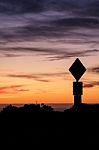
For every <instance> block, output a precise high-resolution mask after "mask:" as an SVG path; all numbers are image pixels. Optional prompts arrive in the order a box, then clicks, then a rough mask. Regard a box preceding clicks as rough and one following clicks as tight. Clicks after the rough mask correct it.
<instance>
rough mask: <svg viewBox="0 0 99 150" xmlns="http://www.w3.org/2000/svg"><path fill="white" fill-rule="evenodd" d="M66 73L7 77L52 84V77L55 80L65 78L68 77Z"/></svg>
mask: <svg viewBox="0 0 99 150" xmlns="http://www.w3.org/2000/svg"><path fill="white" fill-rule="evenodd" d="M66 74H67V73H66V72H62V73H40V74H8V75H6V76H7V77H11V78H23V79H31V80H35V81H40V82H51V79H52V77H55V78H62V79H63V78H64V77H65V76H66Z"/></svg>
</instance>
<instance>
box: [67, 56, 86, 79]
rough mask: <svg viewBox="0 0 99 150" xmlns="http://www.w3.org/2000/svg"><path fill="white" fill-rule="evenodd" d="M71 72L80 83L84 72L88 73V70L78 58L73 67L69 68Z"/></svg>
mask: <svg viewBox="0 0 99 150" xmlns="http://www.w3.org/2000/svg"><path fill="white" fill-rule="evenodd" d="M69 71H70V72H71V74H72V75H73V76H74V78H75V79H76V81H78V80H79V79H80V78H81V76H82V75H83V74H84V72H85V71H86V68H85V67H84V65H83V64H82V63H81V61H80V60H79V59H78V58H77V59H76V60H75V61H74V63H73V64H72V66H71V67H70V68H69Z"/></svg>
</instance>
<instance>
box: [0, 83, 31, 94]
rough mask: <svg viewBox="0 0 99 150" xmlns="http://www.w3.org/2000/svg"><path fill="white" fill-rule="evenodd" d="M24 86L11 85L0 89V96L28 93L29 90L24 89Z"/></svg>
mask: <svg viewBox="0 0 99 150" xmlns="http://www.w3.org/2000/svg"><path fill="white" fill-rule="evenodd" d="M23 87H24V85H11V86H2V87H0V94H18V93H21V92H28V91H29V89H24V88H23Z"/></svg>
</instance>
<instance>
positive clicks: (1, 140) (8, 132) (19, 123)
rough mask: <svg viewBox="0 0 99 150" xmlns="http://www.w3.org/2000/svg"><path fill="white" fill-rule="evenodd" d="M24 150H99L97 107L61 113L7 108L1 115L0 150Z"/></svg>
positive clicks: (37, 108)
mask: <svg viewBox="0 0 99 150" xmlns="http://www.w3.org/2000/svg"><path fill="white" fill-rule="evenodd" d="M1 147H2V148H1ZM24 148H26V149H27V150H36V149H46V150H47V149H50V150H52V149H55V150H57V149H60V150H63V149H67V150H68V149H79V150H80V149H85V150H86V149H88V150H89V149H90V148H93V149H99V106H98V105H92V106H91V105H81V106H79V107H72V108H71V109H69V110H66V111H64V112H54V111H53V109H52V108H51V107H47V106H45V105H43V106H40V105H25V106H24V107H23V108H16V107H12V106H9V107H7V108H6V109H4V110H3V112H1V114H0V149H1V150H3V149H13V150H14V149H17V150H19V149H22V150H23V149H24Z"/></svg>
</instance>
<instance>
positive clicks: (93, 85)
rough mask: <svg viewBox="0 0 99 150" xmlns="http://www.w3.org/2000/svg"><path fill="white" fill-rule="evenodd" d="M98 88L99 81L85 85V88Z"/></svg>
mask: <svg viewBox="0 0 99 150" xmlns="http://www.w3.org/2000/svg"><path fill="white" fill-rule="evenodd" d="M96 86H99V81H92V82H87V83H85V84H84V88H93V87H96Z"/></svg>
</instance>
